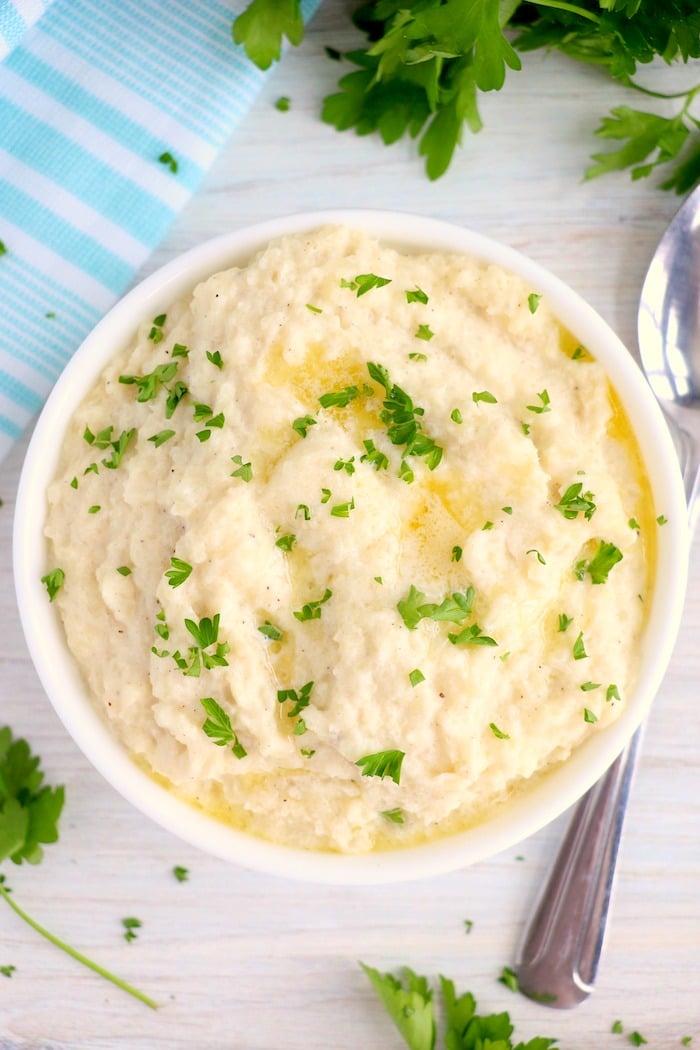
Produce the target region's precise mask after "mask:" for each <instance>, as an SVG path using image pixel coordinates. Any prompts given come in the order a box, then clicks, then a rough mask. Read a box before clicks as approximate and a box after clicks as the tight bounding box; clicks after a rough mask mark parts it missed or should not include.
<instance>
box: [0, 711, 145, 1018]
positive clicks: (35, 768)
mask: <svg viewBox="0 0 700 1050" xmlns="http://www.w3.org/2000/svg"><path fill="white" fill-rule="evenodd" d="M64 801H65V792H64V789H63V787H62V786H61V787H50V786H49V785H48V784H45V783H44V773H43V770H42V769H41V763H40V759H39V758H38V757H37V756H36V755H34V754H32V751H31V749H30V747H29V744H28V743H27V741H26V740H22V739H15V738H13V735H12V731H11V730H10V729H9V727H7V726H5V727H4V728H3V729H0V864H1V863H2V862H3V861H5V860H11V861H12V862H13V863H14V864H22V863H23V862H25V861H26V862H28V863H29V864H38V863H39V862H40V861H41V860H42V858H43V856H44V851H43V847H44V846H45V845H48V844H49V843H52V842H56V841H57V840H58V822H59V818H60V816H61V812H62V810H63V804H64ZM0 898H1V899H2V900H4V901H5V902H6V903H7V904H8V905H9V906H10V908H12V910H13V911H14V913H15V915H17V916H18V917H19V918H20V919H22V921H23V922H25V923H26V924H27V925H28V926H30V927H31V928H32V929H33V930H34V931H35V932H36V933H38V934H40V935H41V936H42V937H44V938H45V939H46V940H47V941H49V942H50V943H51V944H53V945H55V947H56V948H60V950H61V951H62V952H65V953H66V955H70V956H71V958H72V959H75V960H76V962H79V963H81V965H83V966H86V967H87V968H88V969H89V970H92V971H93V973H96V974H99V976H100V977H104V978H105V979H106V980H108V981H110V982H111V983H112V984H114V985H116V986H117V988H121V989H122V991H124V992H127V993H128V994H129V995H132V996H134V998H136V999H139V1000H140V1001H141V1002H142V1003H145V1004H146V1006H150V1007H151V1009H152V1010H156V1009H157V1008H158V1004H157V1003H156V1002H154V1000H153V999H151V998H150V997H149V996H147V995H145V994H144V993H143V992H140V991H139V990H138V989H137V988H134V987H133V985H131V984H128V983H127V982H126V981H123V980H122V979H121V978H120V977H116V976H115V975H114V974H113V973H110V971H109V970H105V969H104V967H102V966H100V965H99V964H98V963H96V962H93V960H92V959H89V958H88V957H87V956H86V955H83V954H82V952H79V951H77V950H76V949H75V948H72V947H71V946H70V945H69V944H67V943H66V942H65V941H63V940H61V938H60V937H57V936H56V935H55V934H53V933H51V932H50V931H49V930H47V929H46V927H44V926H41V925H40V924H39V923H38V922H37V921H36V920H35V919H33V918H32V917H31V916H30V915H28V914H27V912H26V911H25V910H24V909H23V908H22V907H20V905H19V904H18V903H17V901H16V900H15V899H14V897H13V896H11V895H10V890H9V887H8V886H7V885H6V883H5V881H4V879H3V878H0Z"/></svg>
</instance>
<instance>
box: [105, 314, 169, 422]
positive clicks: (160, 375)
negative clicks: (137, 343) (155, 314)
mask: <svg viewBox="0 0 700 1050" xmlns="http://www.w3.org/2000/svg"><path fill="white" fill-rule="evenodd" d="M154 324H155V322H154ZM152 331H154V332H160V333H161V339H162V337H163V336H162V331H161V329H160V328H157V327H155V328H153V329H152ZM149 338H152V337H150V336H149ZM157 341H158V340H155V339H154V342H157ZM177 368H178V362H177V361H168V363H167V364H165V365H156V367H155V368H154V369H153V371H152V372H148V373H147V374H146V375H142V376H132V375H121V376H119V382H120V383H123V384H124V385H125V386H135V387H136V400H137V401H140V402H145V401H152V400H153V399H154V398H155V397H156V395H157V394H158V391H159V390H160V388H161V386H163V385H164V384H165V383H169V382H170V380H171V379H174V378H175V373H176V372H177Z"/></svg>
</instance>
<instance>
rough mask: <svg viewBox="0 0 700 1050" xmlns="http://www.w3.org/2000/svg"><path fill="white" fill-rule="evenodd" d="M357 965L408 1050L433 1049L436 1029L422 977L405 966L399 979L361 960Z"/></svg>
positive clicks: (429, 998)
mask: <svg viewBox="0 0 700 1050" xmlns="http://www.w3.org/2000/svg"><path fill="white" fill-rule="evenodd" d="M360 966H361V967H362V969H363V970H364V971H365V973H366V974H367V976H368V977H369V979H370V981H371V982H372V985H373V987H374V990H375V992H376V993H377V995H378V996H379V998H380V1000H381V1002H382V1003H383V1004H384V1007H385V1009H386V1011H387V1013H388V1014H389V1016H390V1017H391V1019H392V1021H393V1022H394V1024H395V1025H396V1027H397V1028H398V1030H399V1032H400V1033H401V1035H402V1037H403V1039H404V1040H405V1042H406V1045H407V1046H408V1047H409V1050H433V1048H434V1046H435V1032H436V1026H435V1014H434V1010H433V993H432V992H431V991H430V989H429V988H428V982H427V981H426V979H425V977H419V976H418V975H417V974H415V973H414V972H413V970H409V969H405V970H404V971H403V980H399V979H398V978H396V977H394V976H392V974H390V973H385V974H382V973H380V972H379V970H375V969H373V968H372V967H371V966H366V965H365V964H364V963H360Z"/></svg>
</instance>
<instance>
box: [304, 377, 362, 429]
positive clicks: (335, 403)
mask: <svg viewBox="0 0 700 1050" xmlns="http://www.w3.org/2000/svg"><path fill="white" fill-rule="evenodd" d="M371 395H372V387H371V386H369V384H368V383H363V385H362V386H361V387H359V386H346V387H344V388H343V389H342V390H332V391H329V393H327V394H321V396H320V397H319V399H318V403H319V404H320V406H321V408H347V406H348V405H349V404H350V402H351V401H355V400H356V398H358V397H371ZM305 418H307V419H308V416H307V417H305ZM295 429H296V427H295Z"/></svg>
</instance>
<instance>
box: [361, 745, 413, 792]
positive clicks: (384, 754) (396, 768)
mask: <svg viewBox="0 0 700 1050" xmlns="http://www.w3.org/2000/svg"><path fill="white" fill-rule="evenodd" d="M405 757H406V754H405V752H404V751H398V750H395V749H394V750H390V751H375V752H374V754H371V755H365V756H364V757H363V758H358V760H357V762H356V763H355V765H356V766H359V767H360V769H361V770H362V776H363V777H379V778H380V779H381V780H384V778H385V777H390V778H391V779H392V780H393V781H394V783H395V784H398V783H400V781H401V766H402V764H403V760H404V758H405Z"/></svg>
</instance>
